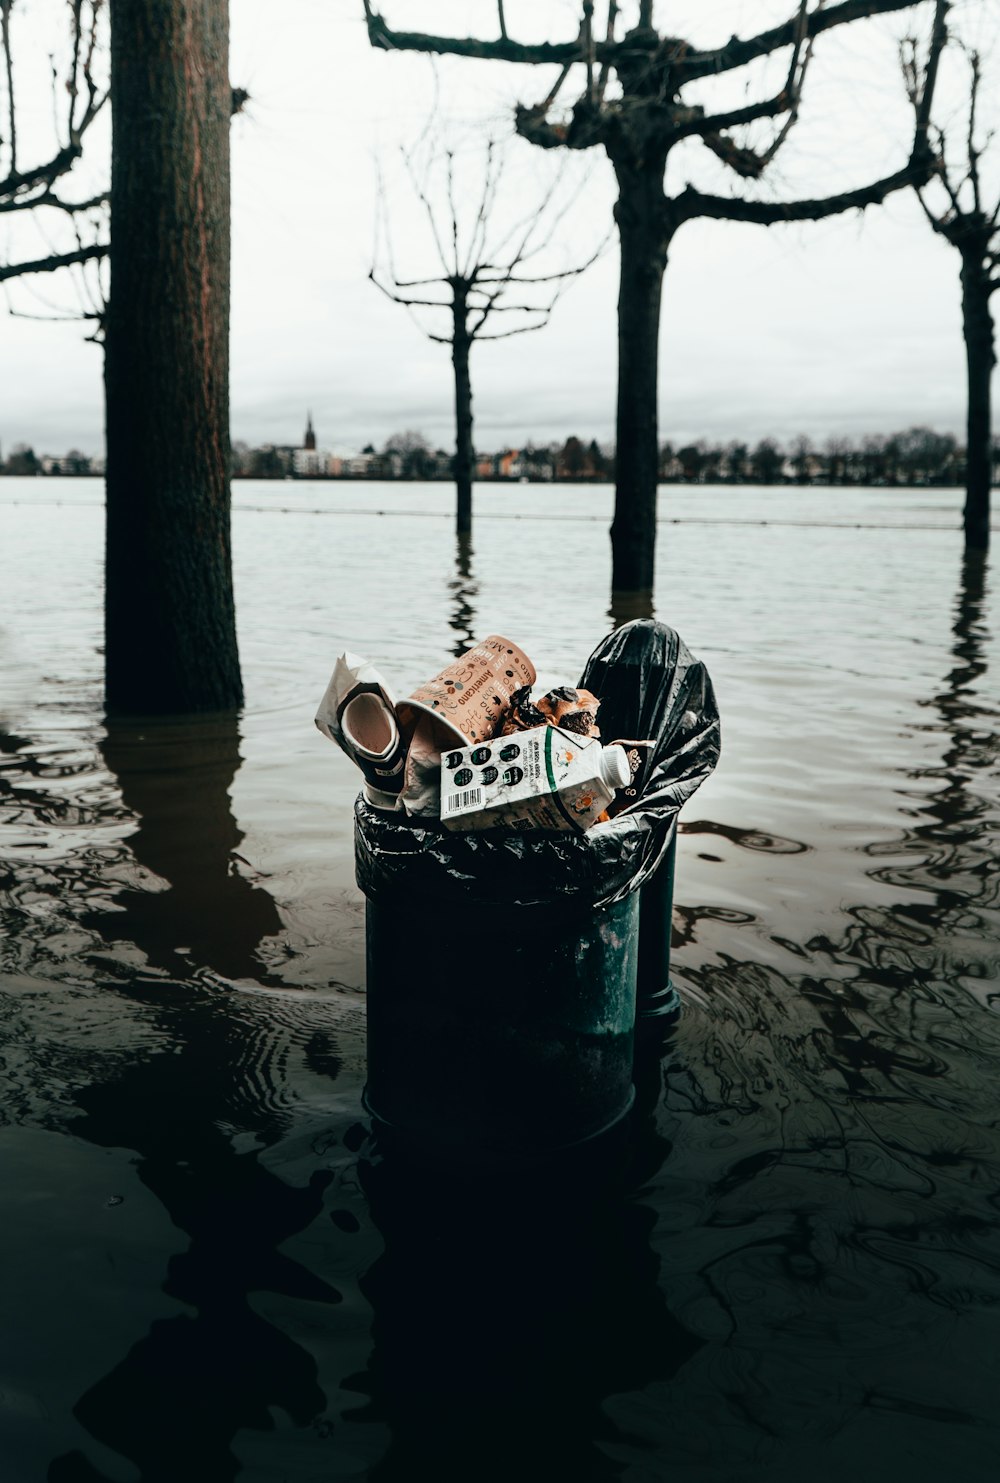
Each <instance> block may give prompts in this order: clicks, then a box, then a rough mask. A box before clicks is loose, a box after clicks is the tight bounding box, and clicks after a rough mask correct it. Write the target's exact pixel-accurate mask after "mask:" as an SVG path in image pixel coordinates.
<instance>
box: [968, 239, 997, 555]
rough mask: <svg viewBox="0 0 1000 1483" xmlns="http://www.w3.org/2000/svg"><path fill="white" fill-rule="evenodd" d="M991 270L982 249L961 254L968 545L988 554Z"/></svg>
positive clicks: (993, 361)
mask: <svg viewBox="0 0 1000 1483" xmlns="http://www.w3.org/2000/svg"><path fill="white" fill-rule="evenodd" d="M989 276H990V275H989V269H988V268H987V267H986V266H985V263H984V253H983V251H982V250H981V249H980V247H979V246H978V245H976V247H975V248H974V250H972V251H970V252H963V254H962V333H963V334H964V336H965V360H966V366H967V368H968V387H969V403H968V418H967V423H966V443H965V446H966V467H965V488H966V495H965V544H966V546H967V547H968V548H970V549H972V550H976V551H985V550H986V549H987V547H988V546H989V543H990V485H991V483H992V477H993V447H992V441H993V440H992V429H991V415H990V382H991V380H992V376H993V367H994V366H995V364H996V352H995V350H994V345H993V316H992V315H991V314H990V286H989Z"/></svg>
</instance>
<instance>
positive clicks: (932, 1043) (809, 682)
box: [0, 479, 1000, 1483]
mask: <svg viewBox="0 0 1000 1483" xmlns="http://www.w3.org/2000/svg"><path fill="white" fill-rule="evenodd" d="M959 503H960V493H959V492H958V491H951V490H949V491H935V490H919V491H891V490H882V491H863V492H858V491H841V490H836V489H834V490H830V489H806V490H799V489H775V490H768V489H676V488H671V489H665V490H663V491H662V492H661V526H660V533H659V540H660V550H659V574H658V616H660V617H661V618H663V619H664V620H665V621H667V622H668V623H670V624H672V625H673V626H674V627H676V628H677V629H678V630H679V631H680V633H681V634H682V635H683V637H684V638H685V640H686V641H687V643H688V644H689V646H690V647H691V648H692V649H693V650H694V651H695V653H696V654H697V655H698V656H699V657H700V658H702V659H704V660H705V662H706V663H707V665H708V667H709V670H710V672H711V674H712V677H713V680H714V682H715V687H716V691H717V694H718V698H719V704H720V709H721V712H722V717H723V755H722V761H721V764H720V766H719V769H718V771H717V773H716V774H715V776H714V777H713V778H712V779H711V781H710V782H709V783H708V784H707V785H706V786H705V787H704V788H703V789H702V790H701V792H700V793H698V794H697V795H696V796H695V798H694V799H693V800H692V801H691V802H690V803H689V804H688V806H687V808H686V809H685V811H684V814H683V815H682V826H681V837H680V841H679V851H678V865H677V885H676V898H675V916H674V960H673V976H674V980H675V983H676V984H677V986H678V988H679V990H680V993H681V996H682V999H683V1002H684V1011H683V1014H682V1017H681V1019H680V1022H679V1025H678V1027H677V1030H676V1033H675V1035H674V1036H673V1038H672V1040H671V1041H670V1043H669V1045H668V1046H667V1048H666V1051H665V1053H664V1056H663V1059H662V1062H661V1063H659V1064H657V1063H650V1064H649V1065H648V1066H646V1068H645V1070H644V1073H643V1086H642V1088H641V1097H640V1109H639V1112H638V1114H637V1116H636V1117H635V1119H634V1122H633V1124H632V1126H631V1128H630V1129H629V1145H628V1149H627V1151H626V1152H625V1153H624V1154H623V1157H622V1161H621V1165H620V1168H618V1169H617V1171H613V1173H612V1177H610V1178H608V1179H605V1180H602V1181H597V1180H596V1179H591V1178H590V1177H589V1176H583V1177H582V1176H581V1174H580V1172H579V1171H578V1170H577V1171H565V1172H560V1171H556V1172H555V1173H554V1174H552V1175H550V1176H548V1177H546V1178H545V1179H544V1180H543V1179H532V1177H531V1176H530V1174H527V1173H525V1174H522V1173H520V1172H518V1171H510V1172H508V1173H505V1174H499V1173H498V1174H497V1175H496V1176H495V1178H494V1179H493V1180H492V1181H490V1182H489V1183H488V1184H487V1185H484V1184H478V1185H477V1184H475V1183H474V1182H472V1181H470V1180H469V1179H467V1178H465V1177H463V1176H459V1175H456V1174H448V1173H445V1172H440V1171H439V1172H434V1171H432V1170H425V1171H424V1172H423V1173H420V1172H419V1171H409V1172H403V1171H400V1170H394V1169H393V1168H392V1167H391V1166H390V1164H388V1163H385V1162H381V1161H379V1159H378V1158H372V1157H371V1144H370V1139H369V1136H368V1127H367V1123H366V1120H365V1117H364V1114H363V1110H362V1107H361V1089H362V1085H363V1082H364V1074H365V1065H364V1033H365V1008H364V1006H365V1000H364V911H363V902H362V899H361V897H360V895H359V893H358V891H357V889H356V887H355V885H354V879H353V859H352V841H351V807H350V805H351V800H352V797H353V795H354V792H355V788H356V782H357V779H356V775H355V774H354V772H353V770H352V768H351V766H350V764H349V763H348V762H347V761H346V759H344V758H343V757H342V756H341V755H340V754H339V753H338V752H337V751H336V749H335V748H333V747H331V746H330V744H329V743H328V742H326V741H325V740H324V739H323V738H322V737H321V736H320V735H319V733H318V732H316V731H315V729H314V728H313V726H312V715H313V711H314V710H315V706H316V703H317V701H318V699H319V696H320V694H321V693H322V690H323V688H324V686H325V683H326V680H327V678H328V675H329V671H330V669H331V668H332V663H333V659H334V656H335V655H336V653H337V652H338V651H339V650H340V649H341V648H342V647H344V646H345V645H346V646H349V647H351V648H354V649H356V650H358V651H360V652H361V653H364V654H368V655H370V656H371V657H372V658H374V659H376V660H377V661H379V663H380V665H381V667H382V668H383V669H384V671H385V673H386V674H387V676H388V677H389V678H390V680H391V681H392V682H393V683H394V684H395V685H396V686H398V688H399V689H400V690H404V689H405V688H406V687H408V686H409V685H411V684H412V683H414V682H416V681H417V680H419V679H421V678H425V677H426V676H428V675H430V674H432V673H433V672H435V671H436V670H437V669H439V668H440V667H441V664H442V663H443V662H444V660H445V659H446V658H447V657H448V656H449V655H450V654H452V653H454V652H456V651H457V650H459V649H461V648H462V647H463V646H465V645H466V644H467V643H468V642H469V641H470V640H471V638H473V637H474V636H477V635H482V634H485V633H488V632H500V633H508V634H510V636H511V637H513V638H516V639H517V640H518V642H520V643H521V644H522V645H523V646H524V648H525V649H526V650H527V651H528V653H530V654H531V655H532V656H533V657H534V658H535V661H536V663H537V664H538V667H539V669H540V671H542V672H543V678H544V677H547V676H550V675H551V676H552V677H563V678H565V679H569V680H570V681H573V680H575V678H576V677H577V675H578V673H579V671H580V669H581V667H582V664H583V661H584V659H585V658H586V655H587V654H588V653H589V652H590V650H591V648H592V647H593V646H594V644H595V642H596V641H597V639H598V638H600V636H601V635H602V634H603V633H604V632H606V631H607V629H608V627H609V626H610V623H609V618H608V614H607V585H608V571H609V560H608V550H607V537H606V533H605V532H606V526H607V523H608V520H609V515H610V492H609V491H608V490H606V489H601V488H596V489H566V488H563V489H559V490H551V489H545V488H516V489H508V488H497V487H495V486H494V487H487V488H483V489H482V490H480V491H477V517H476V518H477V527H476V532H475V535H474V538H473V542H472V549H471V551H470V550H468V549H465V550H456V545H455V539H454V536H453V534H452V530H451V524H450V520H449V507H450V494H449V491H448V490H446V489H443V488H440V487H421V486H416V485H399V486H378V485H362V484H356V485H345V484H340V485H330V484H326V485H307V484H301V483H299V484H294V485H293V484H273V483H272V484H252V483H242V484H239V485H238V486H237V492H236V513H235V518H234V543H235V561H236V581H237V604H238V617H239V630H240V644H241V651H242V657H243V664H244V676H245V681H246V690H247V705H246V710H245V711H244V713H243V714H242V715H241V716H240V717H239V718H238V719H237V718H213V719H208V720H205V721H200V722H197V723H194V724H188V723H184V724H181V723H178V724H163V725H157V726H152V725H150V726H142V725H134V724H123V723H114V724H110V725H107V724H105V722H104V719H103V716H102V709H101V682H100V674H101V657H100V644H101V611H100V604H101V591H100V588H101V549H102V538H103V510H102V490H101V486H100V484H99V483H98V482H97V481H88V480H74V481H57V480H24V481H18V480H12V479H6V480H2V481H0V1086H2V1098H0V1168H2V1170H3V1179H2V1181H0V1252H2V1270H3V1272H4V1278H5V1280H4V1284H3V1289H4V1305H3V1324H2V1343H0V1459H2V1476H3V1479H4V1483H36V1480H38V1479H48V1480H52V1483H100V1480H108V1483H129V1480H136V1479H142V1480H144V1483H159V1480H163V1483H168V1480H169V1483H177V1480H178V1479H183V1478H187V1479H192V1480H199V1483H200V1480H205V1483H224V1480H227V1479H237V1478H238V1479H240V1480H241V1483H283V1480H287V1483H300V1480H302V1483H305V1480H312V1479H324V1480H329V1479H341V1478H344V1479H350V1478H356V1479H363V1478H372V1479H377V1480H389V1479H391V1480H400V1483H402V1480H414V1479H417V1478H425V1477H426V1478H434V1479H452V1478H454V1479H459V1478H461V1479H463V1480H470V1483H478V1480H481V1479H494V1478H496V1479H500V1478H504V1479H507V1478H511V1477H515V1476H517V1477H525V1478H531V1479H534V1478H539V1479H546V1480H548V1479H556V1478H562V1477H566V1478H573V1479H577V1480H580V1479H582V1480H589V1479H605V1478H621V1479H624V1480H627V1483H647V1480H648V1483H652V1480H654V1479H655V1480H662V1479H665V1478H669V1479H676V1480H685V1483H687V1480H690V1483H731V1480H734V1479H737V1478H738V1479H740V1480H741V1483H792V1480H796V1483H797V1480H799V1479H801V1478H802V1477H803V1476H807V1477H808V1478H810V1480H811V1483H842V1480H843V1479H845V1478H854V1479H858V1480H860V1483H868V1480H876V1479H878V1480H880V1483H881V1480H883V1479H884V1478H886V1477H896V1476H901V1477H905V1478H906V1479H907V1480H908V1483H924V1480H928V1483H929V1480H931V1479H935V1480H936V1479H938V1478H939V1477H940V1476H941V1475H942V1474H947V1475H949V1476H951V1477H955V1478H957V1479H960V1480H962V1483H978V1480H980V1479H983V1480H986V1479H987V1478H990V1479H992V1477H993V1476H994V1474H995V1468H996V1461H995V1459H996V1454H997V1448H998V1446H1000V1423H998V1415H1000V1413H998V1408H997V1396H998V1393H1000V1233H998V1217H1000V1212H998V1204H1000V1194H998V1191H1000V1101H998V1092H997V1088H998V1086H1000V1017H998V1003H1000V999H998V996H1000V909H998V908H1000V901H998V886H1000V852H998V833H1000V788H998V771H1000V743H998V739H997V731H998V726H997V721H998V711H1000V640H998V635H997V630H998V627H1000V612H998V604H997V582H996V578H995V577H994V576H992V575H991V573H990V572H989V570H988V568H985V567H984V566H983V565H967V564H963V560H962V552H961V541H960V534H959V529H958V527H959V523H960V522H959V518H958V515H959ZM136 622H137V624H139V625H141V623H142V614H141V613H137V614H136ZM498 967H499V965H498ZM422 971H426V970H425V969H422V968H420V967H418V968H417V969H415V974H416V981H417V984H418V986H419V974H420V972H422ZM510 1095H511V1098H512V1099H515V1098H517V1096H518V1087H517V1086H516V1085H512V1086H511V1089H510Z"/></svg>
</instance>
